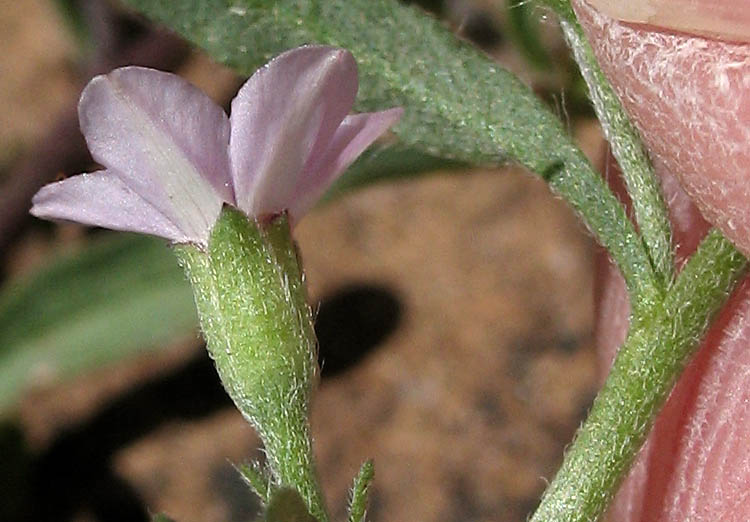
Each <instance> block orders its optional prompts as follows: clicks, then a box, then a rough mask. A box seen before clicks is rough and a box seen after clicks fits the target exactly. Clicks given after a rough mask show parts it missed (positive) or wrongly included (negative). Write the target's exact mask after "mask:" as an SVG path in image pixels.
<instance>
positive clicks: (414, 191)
mask: <svg viewBox="0 0 750 522" xmlns="http://www.w3.org/2000/svg"><path fill="white" fill-rule="evenodd" d="M491 3H492V2H485V4H491ZM485 7H486V6H485ZM0 49H3V52H2V53H0V107H2V109H0V115H2V116H1V118H2V119H0V143H2V148H1V149H0V165H2V166H3V167H4V169H3V170H5V167H7V166H9V165H12V162H13V160H14V158H15V157H17V156H18V155H19V154H22V153H24V152H28V151H29V150H33V143H34V140H36V139H38V138H39V137H40V136H41V135H43V133H44V131H45V130H46V129H47V128H48V126H49V124H50V122H51V121H52V119H53V118H54V115H55V114H57V113H59V111H60V110H62V108H64V107H66V106H69V105H70V104H71V103H74V102H75V99H76V98H77V96H78V90H79V86H78V84H77V83H76V82H77V80H76V78H77V76H76V74H75V73H74V70H73V65H72V63H73V60H74V57H75V44H74V42H73V41H72V40H71V37H70V35H69V34H68V33H67V32H66V30H65V29H64V27H63V25H62V23H61V21H60V19H59V13H57V12H56V10H55V8H54V7H53V5H52V4H51V3H49V2H48V1H46V0H26V1H24V2H13V1H11V0H1V1H0ZM497 54H498V55H501V56H507V55H504V54H503V50H502V48H500V49H498V50H497ZM509 60H510V63H511V64H512V66H513V67H515V68H518V67H519V64H520V63H521V62H519V61H518V60H515V61H514V59H512V58H509ZM181 72H183V73H184V74H185V75H186V76H188V77H189V78H190V79H191V80H192V81H194V82H195V83H197V84H199V85H200V86H201V87H203V88H205V89H207V90H208V91H209V92H210V93H211V94H212V95H213V96H215V97H216V98H217V99H219V100H223V101H226V99H228V98H229V97H231V95H232V90H233V89H234V88H236V80H235V78H234V76H233V75H232V74H231V73H230V72H229V71H226V70H225V69H222V68H220V67H217V66H215V65H213V64H211V62H210V61H209V60H208V59H206V58H205V57H203V56H201V55H199V54H197V53H195V54H194V55H193V56H192V57H191V59H190V60H189V61H188V64H187V65H186V67H184V68H183V69H182V70H181ZM575 132H576V134H577V135H578V136H580V137H581V139H582V144H583V146H584V148H585V149H586V150H587V152H589V153H591V154H593V155H594V156H596V154H597V153H598V149H599V146H598V144H599V139H600V137H599V132H598V129H597V127H596V125H595V124H593V123H590V122H583V123H580V124H578V125H577V126H576V128H575ZM595 161H596V160H595ZM69 174H73V173H69ZM75 230H77V229H75V227H74V228H73V232H71V231H70V229H68V230H67V232H66V234H68V236H66V237H70V236H71V234H72V235H73V236H76V234H78V232H76V231H75ZM296 236H297V238H298V241H299V243H300V247H301V251H302V255H303V258H304V261H305V268H306V273H307V280H308V282H309V289H310V296H311V301H312V303H319V302H320V301H321V300H322V299H324V298H325V297H327V296H332V295H336V293H337V292H339V291H341V290H342V289H345V288H349V287H351V286H352V285H362V284H366V285H370V286H371V287H373V288H378V289H382V290H383V291H385V292H388V293H389V295H391V296H392V298H394V299H395V300H397V302H398V303H399V308H400V310H401V315H400V320H399V322H398V327H397V329H396V330H395V331H394V332H393V333H391V334H390V335H389V336H388V337H387V338H386V339H385V340H384V341H383V342H382V343H380V344H379V345H378V346H377V347H375V348H374V349H373V350H372V351H371V352H369V353H368V354H367V355H366V356H365V357H364V358H363V359H362V360H361V361H360V362H359V363H358V364H356V365H355V366H353V367H351V368H349V369H347V370H346V371H345V372H342V373H340V374H338V375H337V376H335V377H333V378H330V379H326V380H324V382H323V383H322V385H321V387H320V389H319V393H318V395H317V398H316V401H315V405H314V415H313V428H314V434H315V438H316V450H317V453H318V455H319V462H320V468H321V474H322V476H323V484H324V487H325V489H326V491H327V493H328V496H329V499H330V505H331V507H332V512H333V513H334V515H335V519H336V520H343V518H344V506H345V504H346V500H347V492H348V488H349V487H350V483H351V479H352V477H353V476H354V474H355V473H356V471H357V469H358V466H359V464H360V463H361V462H362V461H363V460H365V459H367V458H370V457H372V458H374V459H375V464H376V481H375V485H374V489H373V492H372V505H371V507H370V515H369V520H370V521H371V522H378V521H402V520H404V521H406V520H411V521H424V522H429V521H436V522H438V521H439V522H453V521H490V520H492V521H497V520H503V521H521V520H524V519H525V517H526V516H527V514H528V512H529V511H530V510H531V509H533V507H534V506H535V504H536V502H537V499H538V497H539V495H540V493H541V491H542V489H543V487H544V484H545V482H544V480H545V478H549V477H551V475H552V474H553V473H554V470H555V469H556V467H557V465H558V464H559V462H560V458H561V455H562V451H563V448H564V446H565V445H566V444H567V443H568V442H569V441H570V439H571V437H572V435H573V433H574V431H575V428H576V427H577V426H578V424H579V422H580V421H581V419H582V416H583V414H584V413H585V410H586V408H587V407H588V405H589V404H590V400H591V398H592V397H593V392H594V355H593V346H592V337H591V330H592V313H591V303H592V285H593V277H592V266H593V245H592V242H591V240H590V239H589V238H588V237H587V235H586V233H585V231H584V230H583V227H582V226H581V225H580V223H579V222H578V221H577V219H576V218H575V217H574V216H573V215H572V213H571V211H570V210H569V209H568V208H567V207H566V206H565V204H563V203H562V202H561V201H558V200H556V199H555V198H553V197H552V196H551V194H550V193H549V192H548V190H547V188H546V187H545V185H544V184H543V183H541V182H540V181H538V180H537V179H535V178H533V177H532V176H530V175H529V174H527V173H524V172H522V171H520V170H519V169H515V168H508V169H503V170H497V171H489V170H477V171H470V172H465V173H461V174H458V175H447V174H436V175H434V176H427V177H425V178H422V179H419V180H415V181H409V182H399V183H395V184H389V185H378V186H374V187H371V188H367V189H365V190H361V191H359V192H357V193H355V194H352V195H349V196H346V197H344V198H342V199H340V200H338V201H336V202H334V203H332V204H329V205H327V206H326V207H324V208H321V209H319V210H318V211H316V212H314V213H313V214H312V215H310V216H309V217H307V218H306V219H305V220H304V221H303V222H302V223H301V224H300V226H299V227H298V229H297V231H296ZM30 237H31V238H32V239H30ZM76 237H77V236H76ZM34 238H36V236H34V235H33V234H31V235H27V236H25V237H24V238H22V240H21V241H20V242H19V243H18V244H16V245H13V247H12V249H11V250H10V251H9V252H7V253H6V255H11V256H13V257H12V258H11V259H10V260H9V262H8V266H10V267H16V268H17V269H19V270H20V269H21V268H22V267H21V265H22V263H20V262H17V260H18V259H23V260H24V263H23V266H24V267H26V269H28V266H27V263H26V261H27V260H28V259H29V258H30V257H31V258H33V257H34V256H33V255H32V256H30V255H29V252H36V253H37V257H39V255H38V252H40V251H41V252H48V251H49V248H51V247H48V246H41V247H40V246H39V244H38V243H39V239H38V238H36V239H34ZM45 249H47V250H45ZM14 260H15V261H14ZM15 271H16V270H15V269H14V270H11V273H14V272H15ZM365 313H366V312H365ZM344 329H345V328H343V327H342V330H344ZM194 344H195V343H188V346H175V347H170V348H169V349H167V350H165V352H164V354H163V355H159V356H150V357H147V358H141V359H139V360H134V361H129V362H126V363H123V364H122V365H120V366H118V367H117V368H111V369H102V370H98V371H96V372H93V373H92V374H91V375H87V376H85V377H84V378H82V379H80V380H78V381H76V382H73V383H69V384H66V385H63V386H59V387H56V388H54V389H50V390H45V391H41V392H37V393H34V394H32V395H31V396H29V397H27V398H26V399H25V401H24V404H23V407H22V419H23V422H24V427H25V429H26V430H27V433H28V436H29V439H30V441H31V443H32V445H33V446H34V447H35V449H37V450H39V451H41V450H43V449H44V448H45V447H46V446H48V445H50V444H52V443H53V442H54V440H55V437H56V436H57V435H58V434H59V433H60V431H61V430H63V429H64V428H70V427H71V426H76V425H77V424H78V423H85V422H86V420H87V419H90V418H92V417H94V416H96V414H97V412H99V411H100V410H101V409H102V408H105V407H106V405H107V404H108V402H109V401H112V400H116V398H117V397H119V396H121V395H122V394H124V393H126V392H127V390H129V389H131V388H132V387H133V386H138V385H139V384H140V383H143V382H145V381H147V380H149V379H153V378H154V377H155V376H156V377H158V376H159V375H160V374H162V373H165V372H167V373H168V372H170V371H172V370H173V369H174V368H177V367H179V366H180V365H181V364H184V362H185V361H186V360H188V359H190V358H191V357H193V356H195V354H196V349H197V348H196V347H195V346H194ZM248 455H257V441H256V439H255V438H254V435H253V433H252V430H251V429H250V428H249V427H247V425H246V424H245V423H244V421H243V420H242V419H241V418H240V416H239V414H238V413H236V412H235V411H233V410H232V409H230V408H223V409H221V410H219V411H217V412H215V413H212V414H210V415H208V416H204V417H202V418H199V419H193V420H186V421H170V422H169V423H167V424H164V425H160V426H159V427H158V428H157V429H155V430H153V431H151V432H150V433H148V434H146V435H144V436H142V437H140V438H138V439H137V440H135V441H134V442H132V443H130V444H129V445H127V446H126V447H123V448H121V449H120V450H119V451H118V452H117V453H116V454H115V455H114V457H113V461H112V465H113V466H114V470H115V473H116V475H117V476H118V478H119V479H121V480H123V481H124V482H125V483H127V484H128V485H129V486H131V487H132V488H133V489H134V491H135V492H136V494H137V496H138V497H139V498H141V499H142V500H143V502H144V503H145V505H146V506H147V507H148V509H150V510H151V511H152V512H160V511H164V512H166V513H168V514H170V515H171V516H173V517H174V518H175V519H176V520H178V521H181V522H198V521H206V522H208V521H235V520H236V521H241V520H249V519H251V518H252V516H251V515H252V513H248V510H252V509H253V506H254V505H255V504H254V502H252V500H251V499H249V493H248V492H246V490H245V489H244V486H243V485H242V484H241V483H240V482H239V480H238V479H237V477H236V476H235V474H234V471H233V470H232V468H231V465H230V462H237V461H241V460H242V459H243V458H245V457H247V456H248ZM39 501H44V499H39ZM76 519H77V520H82V521H83V520H95V518H94V517H93V515H91V513H87V512H86V510H85V509H83V510H81V511H80V512H79V513H78V515H76Z"/></svg>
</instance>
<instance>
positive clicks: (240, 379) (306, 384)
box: [175, 207, 328, 522]
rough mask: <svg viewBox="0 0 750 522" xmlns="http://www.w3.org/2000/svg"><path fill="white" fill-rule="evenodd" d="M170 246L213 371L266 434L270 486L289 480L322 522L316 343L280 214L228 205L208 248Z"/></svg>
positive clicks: (292, 249)
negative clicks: (189, 290)
mask: <svg viewBox="0 0 750 522" xmlns="http://www.w3.org/2000/svg"><path fill="white" fill-rule="evenodd" d="M175 251H176V253H177V256H178V258H179V259H180V262H181V264H182V265H183V267H184V268H185V271H186V273H187V275H188V277H189V279H190V282H191V283H192V286H193V293H194V295H195V302H196V306H197V308H198V315H199V316H200V321H201V327H202V329H203V334H204V337H205V338H206V343H207V348H208V351H209V353H210V355H211V357H212V358H213V360H214V363H215V364H216V370H217V371H218V373H219V376H220V378H221V381H222V383H223V384H224V387H225V388H226V390H227V393H229V396H230V397H231V398H232V400H233V401H234V403H235V404H236V405H237V408H239V410H240V411H241V412H242V414H243V416H244V417H245V418H246V419H247V420H248V421H249V422H250V423H251V424H252V425H253V426H254V427H255V429H256V430H257V431H258V434H259V435H260V437H261V439H262V440H263V443H264V446H265V450H266V456H267V459H268V467H269V469H270V470H271V472H272V474H273V478H274V482H275V485H276V486H279V487H285V486H286V487H291V488H294V489H295V490H296V491H298V492H299V494H300V495H301V497H302V499H303V500H304V501H305V503H306V504H307V507H308V509H309V510H310V513H311V514H312V515H313V516H315V518H316V519H317V520H318V521H319V522H327V521H328V514H327V511H326V508H325V503H324V500H323V495H322V493H321V490H320V487H319V486H318V479H317V475H316V470H315V462H314V459H313V452H312V443H311V438H310V427H309V423H308V410H309V402H310V396H311V394H312V388H313V386H314V383H315V379H316V376H317V352H316V348H317V345H316V340H315V333H314V331H313V325H312V313H311V311H310V308H309V306H308V305H307V300H306V291H305V286H304V283H303V281H302V275H301V271H300V268H299V265H298V262H297V254H296V250H295V246H294V243H293V241H292V239H291V236H290V231H289V224H288V222H287V220H286V218H282V219H279V220H276V221H274V222H272V223H267V224H260V223H256V222H254V221H251V220H249V219H248V218H247V217H246V216H245V215H244V214H242V213H241V212H239V211H237V210H234V209H232V208H229V207H226V208H225V209H224V211H223V212H222V214H221V216H220V218H219V220H218V222H217V223H216V225H215V227H214V230H213V232H212V234H211V238H210V241H209V245H208V249H207V251H203V250H201V249H199V248H197V247H193V246H189V245H180V246H177V247H176V248H175Z"/></svg>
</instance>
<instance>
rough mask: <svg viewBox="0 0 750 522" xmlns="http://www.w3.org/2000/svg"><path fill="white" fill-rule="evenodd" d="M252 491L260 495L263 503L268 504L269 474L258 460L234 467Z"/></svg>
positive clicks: (269, 491)
mask: <svg viewBox="0 0 750 522" xmlns="http://www.w3.org/2000/svg"><path fill="white" fill-rule="evenodd" d="M234 468H235V469H236V470H237V471H238V472H239V474H240V476H241V477H242V480H244V481H245V484H247V485H248V486H249V487H250V489H252V490H253V493H255V494H256V495H258V497H260V500H261V502H263V504H268V499H269V496H270V495H271V482H272V481H271V476H270V474H269V472H268V469H267V468H266V467H265V466H263V464H261V463H260V462H258V461H251V462H246V463H244V464H240V465H238V466H235V467H234Z"/></svg>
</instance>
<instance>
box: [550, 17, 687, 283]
mask: <svg viewBox="0 0 750 522" xmlns="http://www.w3.org/2000/svg"><path fill="white" fill-rule="evenodd" d="M564 12H567V11H564ZM560 24H561V26H562V29H563V32H564V33H565V37H566V39H567V40H568V44H569V45H570V47H571V49H572V50H573V55H574V56H575V59H576V62H578V66H579V67H580V69H581V73H582V75H583V78H584V80H586V84H587V85H588V87H589V93H590V96H591V100H592V101H593V104H594V109H595V110H596V114H597V116H598V118H599V121H600V122H601V124H602V128H603V129H604V134H605V136H606V138H607V141H609V143H610V146H611V147H612V154H613V155H614V157H615V159H616V160H617V163H618V164H619V165H620V167H621V169H622V174H623V178H624V180H625V185H626V186H627V189H628V194H630V199H631V201H632V204H633V210H634V212H635V218H636V221H637V222H638V226H639V228H640V231H641V235H642V237H643V241H644V243H645V244H646V248H647V249H648V252H649V255H650V257H651V261H652V263H653V267H654V271H655V273H656V274H657V275H658V276H659V278H660V279H661V281H660V282H661V283H662V286H664V287H665V288H666V287H668V286H669V285H670V284H671V283H672V280H673V278H674V250H673V248H672V228H671V225H670V222H669V215H668V213H667V206H666V204H665V203H664V198H663V196H662V191H661V184H660V183H659V180H658V178H657V176H656V173H655V172H654V169H653V166H652V164H651V160H650V159H649V157H648V154H647V153H646V150H645V149H644V148H643V145H642V143H641V139H640V135H639V134H638V131H637V130H636V129H635V127H634V126H633V124H632V123H631V122H630V118H628V115H627V114H626V113H625V109H624V108H623V107H622V104H621V103H620V100H619V98H618V97H617V95H616V94H615V92H614V90H613V89H612V86H611V85H610V83H609V81H608V80H607V78H606V77H605V76H604V73H603V72H602V70H601V68H600V67H599V64H598V62H597V61H596V57H595V56H594V52H593V50H592V49H591V46H590V45H589V43H588V40H587V39H586V36H585V35H584V33H583V29H582V28H581V26H580V24H579V23H578V21H577V20H576V19H575V18H572V19H562V20H561V22H560Z"/></svg>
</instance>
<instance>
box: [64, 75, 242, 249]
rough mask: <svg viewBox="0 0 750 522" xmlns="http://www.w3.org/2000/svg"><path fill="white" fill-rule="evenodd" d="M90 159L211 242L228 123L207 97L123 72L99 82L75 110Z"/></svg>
mask: <svg viewBox="0 0 750 522" xmlns="http://www.w3.org/2000/svg"><path fill="white" fill-rule="evenodd" d="M78 113H79V118H80V121H81V130H82V131H83V134H84V136H85V137H86V141H87V143H88V146H89V150H90V151H91V155H92V156H93V158H94V159H95V160H96V161H97V162H99V163H100V164H102V165H104V166H105V167H107V168H111V169H113V171H114V172H115V173H116V175H118V176H120V177H121V179H122V181H123V183H124V184H125V185H127V186H128V187H129V188H130V189H132V190H133V191H134V192H135V193H137V194H138V195H139V196H141V197H142V198H143V199H144V200H146V201H147V202H149V203H150V204H151V205H153V206H154V207H155V208H158V209H159V211H160V212H161V213H163V214H164V215H165V216H167V217H168V218H169V219H170V221H172V222H173V223H175V224H176V225H177V226H178V227H179V228H180V229H181V230H182V231H183V232H184V234H185V235H186V236H190V237H199V238H201V240H202V241H205V240H207V238H208V234H209V232H210V230H211V227H212V226H213V224H214V222H215V221H216V218H217V216H218V214H219V211H220V210H221V206H222V204H223V202H224V201H228V202H233V201H234V198H233V193H232V187H231V179H230V177H229V159H228V155H227V146H228V143H229V121H228V118H227V116H226V114H224V111H223V110H222V109H221V108H220V107H218V106H217V105H216V104H214V103H213V102H212V101H211V100H210V99H209V98H208V97H207V96H206V95H205V94H204V93H203V92H201V91H200V90H199V89H197V88H196V87H194V86H192V85H190V84H189V83H188V82H186V81H185V80H183V79H181V78H180V77H178V76H175V75H173V74H169V73H164V72H161V71H155V70H152V69H146V68H142V67H124V68H121V69H116V70H114V71H112V72H111V73H109V74H107V75H105V76H97V77H96V78H94V79H93V80H92V81H91V82H90V83H89V84H88V85H87V86H86V89H84V91H83V94H82V95H81V100H80V103H79V106H78Z"/></svg>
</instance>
